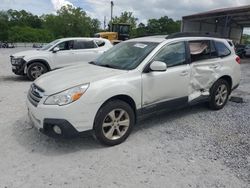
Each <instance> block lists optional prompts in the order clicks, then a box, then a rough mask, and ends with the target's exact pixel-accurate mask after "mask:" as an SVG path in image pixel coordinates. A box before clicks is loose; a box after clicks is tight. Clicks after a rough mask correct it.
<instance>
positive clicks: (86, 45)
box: [74, 40, 96, 50]
mask: <svg viewBox="0 0 250 188" xmlns="http://www.w3.org/2000/svg"><path fill="white" fill-rule="evenodd" d="M90 48H96V45H95V43H94V41H84V40H77V41H75V44H74V49H76V50H78V49H90Z"/></svg>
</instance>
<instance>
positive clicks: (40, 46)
mask: <svg viewBox="0 0 250 188" xmlns="http://www.w3.org/2000/svg"><path fill="white" fill-rule="evenodd" d="M32 47H33V48H42V47H43V44H42V43H34V44H33V45H32Z"/></svg>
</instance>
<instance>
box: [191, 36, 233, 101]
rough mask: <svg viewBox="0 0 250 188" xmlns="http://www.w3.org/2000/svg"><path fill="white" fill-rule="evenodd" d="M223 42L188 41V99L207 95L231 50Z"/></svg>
mask: <svg viewBox="0 0 250 188" xmlns="http://www.w3.org/2000/svg"><path fill="white" fill-rule="evenodd" d="M223 45H224V43H222V42H220V41H214V40H196V41H189V49H190V56H191V77H190V90H189V101H192V100H194V99H196V98H198V97H200V96H202V95H209V89H210V88H211V86H212V85H213V84H214V83H215V81H216V80H217V79H218V78H219V77H220V75H221V72H223V69H224V63H226V61H227V58H226V57H227V55H229V54H230V53H231V52H230V50H229V49H227V48H226V49H225V48H224V46H223Z"/></svg>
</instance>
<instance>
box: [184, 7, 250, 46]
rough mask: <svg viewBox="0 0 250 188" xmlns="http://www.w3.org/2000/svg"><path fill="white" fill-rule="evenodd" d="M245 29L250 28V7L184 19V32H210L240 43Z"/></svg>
mask: <svg viewBox="0 0 250 188" xmlns="http://www.w3.org/2000/svg"><path fill="white" fill-rule="evenodd" d="M244 27H250V5H247V6H240V7H232V8H223V9H216V10H211V11H208V12H203V13H198V14H193V15H189V16H184V17H182V27H181V30H182V32H200V33H204V32H209V33H216V34H217V35H218V36H219V37H222V38H230V39H232V40H233V41H234V42H236V43H240V41H241V38H242V34H243V29H244Z"/></svg>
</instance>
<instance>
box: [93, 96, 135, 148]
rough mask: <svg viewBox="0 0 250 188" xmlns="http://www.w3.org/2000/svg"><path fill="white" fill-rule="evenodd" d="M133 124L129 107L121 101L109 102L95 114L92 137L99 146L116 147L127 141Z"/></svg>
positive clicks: (133, 114) (132, 111) (131, 110)
mask: <svg viewBox="0 0 250 188" xmlns="http://www.w3.org/2000/svg"><path fill="white" fill-rule="evenodd" d="M121 123H122V124H121ZM134 124H135V113H134V110H133V109H132V108H131V106H130V105H129V104H127V103H126V102H123V101H121V100H111V101H109V102H107V103H106V104H104V106H102V107H101V108H100V110H99V111H98V112H97V115H96V117H95V123H94V136H95V137H96V139H97V140H98V141H99V142H100V143H101V144H104V145H108V146H114V145H118V144H120V143H122V142H124V141H125V140H126V139H127V137H128V136H129V134H130V133H131V131H132V128H133V126H134Z"/></svg>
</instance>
